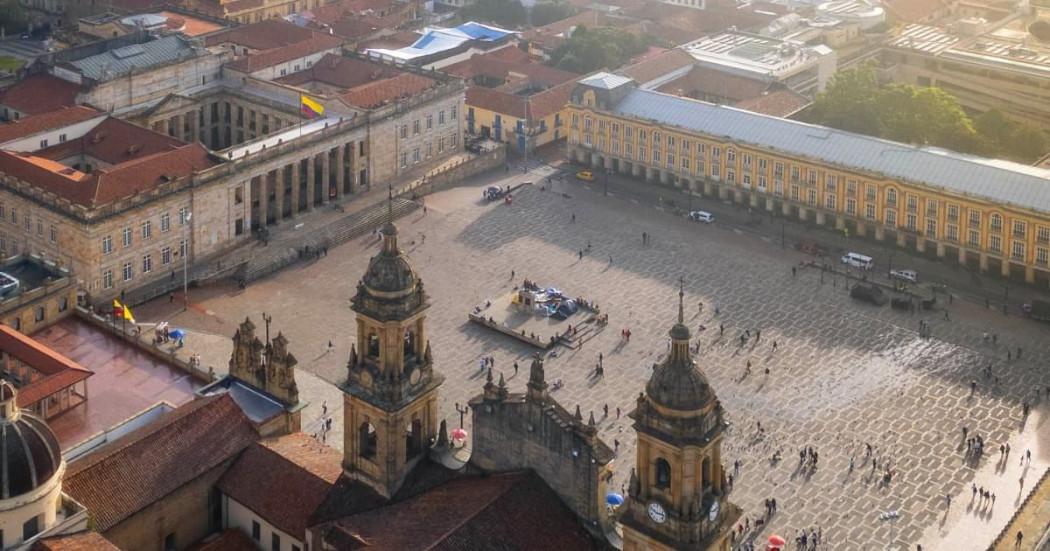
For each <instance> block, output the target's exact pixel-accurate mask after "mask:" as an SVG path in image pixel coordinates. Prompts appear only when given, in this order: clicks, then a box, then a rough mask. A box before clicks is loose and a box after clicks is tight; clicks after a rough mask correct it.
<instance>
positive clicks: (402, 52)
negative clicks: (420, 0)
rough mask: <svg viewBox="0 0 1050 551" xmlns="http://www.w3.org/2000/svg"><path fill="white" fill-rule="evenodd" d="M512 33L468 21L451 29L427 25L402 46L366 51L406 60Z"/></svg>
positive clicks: (434, 54)
mask: <svg viewBox="0 0 1050 551" xmlns="http://www.w3.org/2000/svg"><path fill="white" fill-rule="evenodd" d="M514 34H517V32H515V31H512V30H507V29H501V28H499V27H493V26H491V25H483V24H481V23H476V22H474V21H470V22H467V23H463V24H462V25H459V26H458V27H454V28H451V29H446V28H439V27H427V28H426V29H424V32H423V36H421V37H419V39H418V40H416V41H415V42H413V43H412V45H410V46H406V47H404V48H400V49H397V50H386V49H369V50H367V52H368V53H369V54H370V55H375V56H378V57H385V58H391V59H395V60H398V61H405V62H407V61H412V60H414V59H417V58H425V57H430V56H436V55H440V54H443V53H445V52H450V51H454V50H457V49H458V48H460V47H461V46H463V45H464V44H467V43H468V42H472V41H476V42H488V43H494V42H499V41H502V40H504V39H506V38H507V37H509V36H511V35H514Z"/></svg>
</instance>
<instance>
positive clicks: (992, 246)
mask: <svg viewBox="0 0 1050 551" xmlns="http://www.w3.org/2000/svg"><path fill="white" fill-rule="evenodd" d="M988 249H989V250H991V251H992V252H994V253H997V252H1000V251H1002V250H1003V238H1002V237H999V236H998V235H993V236H991V237H989V238H988Z"/></svg>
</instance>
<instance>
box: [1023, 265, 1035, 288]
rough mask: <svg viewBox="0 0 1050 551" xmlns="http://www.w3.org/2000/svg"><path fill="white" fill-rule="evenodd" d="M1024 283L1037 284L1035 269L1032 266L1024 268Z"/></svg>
mask: <svg viewBox="0 0 1050 551" xmlns="http://www.w3.org/2000/svg"><path fill="white" fill-rule="evenodd" d="M1024 281H1025V283H1029V284H1031V283H1035V268H1033V267H1031V266H1025V267H1024Z"/></svg>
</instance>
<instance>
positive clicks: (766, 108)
mask: <svg viewBox="0 0 1050 551" xmlns="http://www.w3.org/2000/svg"><path fill="white" fill-rule="evenodd" d="M811 103H813V102H812V101H810V99H809V98H807V97H806V96H803V95H802V94H799V93H798V92H795V91H794V90H789V89H786V88H784V89H781V90H776V91H773V92H770V93H768V94H763V95H760V96H756V97H753V98H749V99H745V100H743V101H740V102H737V103H736V105H734V107H739V108H740V109H747V110H748V111H754V112H755V113H763V114H766V115H772V116H774V117H790V116H791V115H794V114H795V113H798V112H799V111H801V110H803V109H805V108H806V107H808V106H809V105H810V104H811Z"/></svg>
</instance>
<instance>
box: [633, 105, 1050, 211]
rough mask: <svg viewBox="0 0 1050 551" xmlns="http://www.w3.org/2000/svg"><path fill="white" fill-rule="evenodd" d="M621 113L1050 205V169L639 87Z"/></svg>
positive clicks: (954, 188) (1001, 198) (1030, 204)
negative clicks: (888, 138) (824, 125)
mask: <svg viewBox="0 0 1050 551" xmlns="http://www.w3.org/2000/svg"><path fill="white" fill-rule="evenodd" d="M615 112H616V113H619V114H623V115H629V116H633V117H638V118H642V119H648V120H651V121H655V122H657V123H659V124H662V125H666V126H671V127H679V128H683V129H685V130H689V131H693V132H697V133H700V134H707V135H710V136H714V137H724V138H727V139H730V140H732V141H735V142H739V143H745V144H750V145H755V146H758V147H762V148H765V149H769V150H772V151H777V152H782V153H784V154H786V155H789V156H799V157H804V158H809V159H814V160H819V161H823V162H826V163H828V164H831V165H837V166H841V167H843V168H845V169H853V170H858V171H862V172H867V173H874V174H881V175H884V176H886V177H888V178H892V179H894V180H899V181H905V182H915V183H921V184H927V185H930V186H935V187H939V188H942V189H945V190H948V191H951V192H955V193H959V194H964V195H971V196H976V197H981V198H985V199H989V200H992V201H994V202H997V203H1006V204H1010V205H1014V206H1017V207H1021V208H1026V209H1033V210H1036V211H1040V212H1044V213H1050V170H1045V169H1041V168H1037V167H1032V166H1027V165H1022V164H1018V163H1013V162H1009V161H1002V160H995V159H984V158H981V157H975V156H970V155H964V154H962V153H956V152H953V151H947V150H944V149H937V148H930V147H916V146H911V145H907V144H902V143H897V142H891V141H889V140H882V139H878V138H872V137H870V136H863V135H860V134H853V133H850V132H844V131H841V130H835V129H832V128H827V127H823V126H816V125H811V124H806V123H801V122H797V121H792V120H787V119H780V118H776V117H769V116H765V115H760V114H757V113H751V112H748V111H742V110H739V109H734V108H732V107H726V106H722V105H712V104H709V103H704V102H700V101H695V100H690V99H685V98H680V97H676V96H670V95H667V94H661V93H659V92H653V91H651V90H639V89H635V90H633V91H632V92H630V93H629V94H628V95H627V96H626V97H625V98H624V99H623V100H622V101H621V102H620V103H619V105H617V106H616V109H615Z"/></svg>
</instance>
